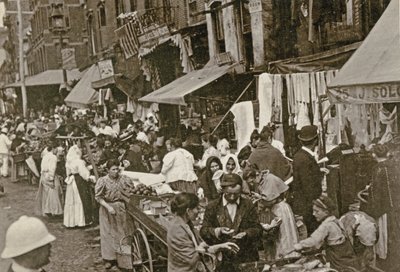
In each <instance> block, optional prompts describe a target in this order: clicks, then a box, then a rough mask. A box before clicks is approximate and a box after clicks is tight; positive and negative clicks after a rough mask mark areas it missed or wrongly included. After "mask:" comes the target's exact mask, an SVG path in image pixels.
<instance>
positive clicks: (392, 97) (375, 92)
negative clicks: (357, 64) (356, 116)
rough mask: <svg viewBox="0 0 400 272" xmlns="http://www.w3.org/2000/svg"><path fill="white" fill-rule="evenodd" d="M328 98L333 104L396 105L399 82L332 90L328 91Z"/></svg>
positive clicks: (399, 88)
mask: <svg viewBox="0 0 400 272" xmlns="http://www.w3.org/2000/svg"><path fill="white" fill-rule="evenodd" d="M328 96H329V100H330V101H331V102H333V103H346V104H370V103H396V102H400V82H399V83H391V84H379V85H376V84H373V85H366V86H350V87H341V88H334V89H329V90H328Z"/></svg>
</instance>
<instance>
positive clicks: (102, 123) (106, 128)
mask: <svg viewBox="0 0 400 272" xmlns="http://www.w3.org/2000/svg"><path fill="white" fill-rule="evenodd" d="M99 132H100V134H104V135H108V136H111V137H113V138H116V137H117V136H118V135H117V133H116V132H115V131H114V130H113V129H112V128H111V127H110V126H107V124H106V121H105V120H102V121H100V128H99Z"/></svg>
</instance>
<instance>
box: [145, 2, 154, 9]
mask: <svg viewBox="0 0 400 272" xmlns="http://www.w3.org/2000/svg"><path fill="white" fill-rule="evenodd" d="M153 7H154V5H153V0H146V1H144V8H145V9H146V10H148V9H152V8H153Z"/></svg>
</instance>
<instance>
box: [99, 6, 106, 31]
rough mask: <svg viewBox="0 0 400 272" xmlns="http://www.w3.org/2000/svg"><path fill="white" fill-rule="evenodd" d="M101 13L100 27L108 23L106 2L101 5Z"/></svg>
mask: <svg viewBox="0 0 400 272" xmlns="http://www.w3.org/2000/svg"><path fill="white" fill-rule="evenodd" d="M98 14H99V16H98V17H99V27H102V26H106V25H107V20H106V8H105V7H104V4H101V5H100V6H99V10H98Z"/></svg>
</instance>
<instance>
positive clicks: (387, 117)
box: [379, 107, 397, 144]
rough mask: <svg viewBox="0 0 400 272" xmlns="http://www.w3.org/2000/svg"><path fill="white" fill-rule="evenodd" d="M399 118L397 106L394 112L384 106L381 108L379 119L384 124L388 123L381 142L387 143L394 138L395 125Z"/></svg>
mask: <svg viewBox="0 0 400 272" xmlns="http://www.w3.org/2000/svg"><path fill="white" fill-rule="evenodd" d="M396 119H397V107H395V108H394V109H393V111H392V112H390V111H388V110H387V109H385V108H384V107H381V108H380V110H379V120H380V121H381V123H382V124H384V125H386V130H385V133H384V134H383V135H382V138H381V140H380V141H379V143H380V144H385V143H387V142H390V141H391V140H392V139H393V134H394V125H395V121H396Z"/></svg>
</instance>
